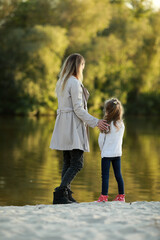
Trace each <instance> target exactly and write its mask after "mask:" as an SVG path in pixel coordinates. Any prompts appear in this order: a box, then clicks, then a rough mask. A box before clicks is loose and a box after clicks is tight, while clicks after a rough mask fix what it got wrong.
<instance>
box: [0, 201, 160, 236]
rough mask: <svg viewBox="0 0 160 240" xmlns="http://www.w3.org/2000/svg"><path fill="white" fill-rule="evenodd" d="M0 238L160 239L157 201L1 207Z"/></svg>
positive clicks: (158, 204) (159, 215) (159, 203)
mask: <svg viewBox="0 0 160 240" xmlns="http://www.w3.org/2000/svg"><path fill="white" fill-rule="evenodd" d="M0 239H1V240H7V239H12V240H14V239H15V240H23V239H26V240H29V239H32V240H34V239H45V240H48V239H56V240H63V239H66V240H69V239H70V240H71V239H87V240H89V239H95V240H97V239H98V240H103V239H115V240H121V239H127V240H130V239H136V240H143V239H144V240H158V239H160V202H132V203H121V202H107V203H95V202H92V203H79V204H77V203H74V204H69V205H35V206H29V205H27V206H22V207H17V206H6V207H0Z"/></svg>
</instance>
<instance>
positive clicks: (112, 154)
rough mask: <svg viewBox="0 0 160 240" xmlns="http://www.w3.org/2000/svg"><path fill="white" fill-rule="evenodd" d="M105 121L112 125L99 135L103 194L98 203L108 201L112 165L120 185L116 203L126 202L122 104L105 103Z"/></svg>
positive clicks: (113, 101)
mask: <svg viewBox="0 0 160 240" xmlns="http://www.w3.org/2000/svg"><path fill="white" fill-rule="evenodd" d="M104 111H105V115H104V119H105V120H106V121H107V123H108V124H110V127H109V128H108V131H107V132H102V131H101V133H100V134H99V139H98V143H99V147H100V150H101V157H102V162H101V168H102V193H101V196H100V197H99V199H98V201H97V202H107V201H108V185H109V169H110V164H111V163H112V166H113V170H114V175H115V178H116V181H117V183H118V192H119V194H118V195H117V196H116V198H115V199H114V201H122V202H125V195H124V182H123V178H122V175H121V155H122V139H123V134H124V128H125V127H124V123H123V120H122V115H123V108H122V105H121V102H120V101H119V100H118V99H116V98H112V99H109V100H107V101H106V102H105V105H104Z"/></svg>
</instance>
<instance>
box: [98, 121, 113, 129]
mask: <svg viewBox="0 0 160 240" xmlns="http://www.w3.org/2000/svg"><path fill="white" fill-rule="evenodd" d="M108 126H110V125H109V124H108V123H107V121H106V120H99V121H98V124H97V127H98V128H99V130H101V131H108Z"/></svg>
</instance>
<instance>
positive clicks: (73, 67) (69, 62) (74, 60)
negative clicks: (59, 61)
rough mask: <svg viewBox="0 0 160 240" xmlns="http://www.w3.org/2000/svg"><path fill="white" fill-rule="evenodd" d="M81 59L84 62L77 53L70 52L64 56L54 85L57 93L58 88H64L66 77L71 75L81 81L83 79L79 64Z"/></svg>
mask: <svg viewBox="0 0 160 240" xmlns="http://www.w3.org/2000/svg"><path fill="white" fill-rule="evenodd" d="M83 61H84V62H85V60H84V58H83V56H82V55H80V54H79V53H74V54H71V55H69V56H68V57H67V58H66V60H65V61H64V63H63V65H62V68H61V71H60V74H59V80H58V82H57V85H56V93H58V91H59V90H61V91H63V90H64V88H65V85H66V82H67V80H68V78H69V77H70V76H72V75H73V76H75V77H76V78H77V79H78V80H80V81H81V82H82V81H83V74H82V72H81V71H80V65H81V63H82V62H83Z"/></svg>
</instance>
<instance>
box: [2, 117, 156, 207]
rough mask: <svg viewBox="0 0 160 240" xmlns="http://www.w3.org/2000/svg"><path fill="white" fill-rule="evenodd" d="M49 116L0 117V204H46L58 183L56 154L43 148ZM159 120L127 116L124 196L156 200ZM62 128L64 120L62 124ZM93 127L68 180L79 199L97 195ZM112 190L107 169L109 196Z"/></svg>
mask: <svg viewBox="0 0 160 240" xmlns="http://www.w3.org/2000/svg"><path fill="white" fill-rule="evenodd" d="M54 121H55V120H54V118H53V117H52V118H51V117H41V118H39V119H37V118H22V117H15V118H13V117H1V118H0V206H5V205H19V206H21V205H29V204H51V203H52V194H53V193H52V192H53V189H54V188H55V187H57V186H58V185H59V184H60V177H61V169H62V153H61V152H59V151H55V150H51V149H49V145H50V140H51V135H52V131H53V126H54ZM159 122H160V119H158V118H134V117H132V118H127V119H126V120H125V126H126V130H125V136H124V141H123V156H122V174H123V178H124V183H125V194H126V201H127V202H130V201H160V124H159ZM66 127H67V125H66ZM98 133H99V132H98V129H90V148H91V152H90V153H85V164H84V168H83V169H82V170H81V172H80V173H79V174H78V175H77V177H76V178H75V180H74V181H73V183H72V190H73V191H74V193H75V194H74V197H75V198H76V199H77V200H78V201H79V202H91V201H95V200H97V198H98V197H99V194H100V192H101V158H100V151H99V147H98V142H97V139H98ZM116 194H117V183H116V181H115V178H114V175H113V171H112V169H111V170H110V183H109V200H112V199H113V198H114V197H115V196H116Z"/></svg>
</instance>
